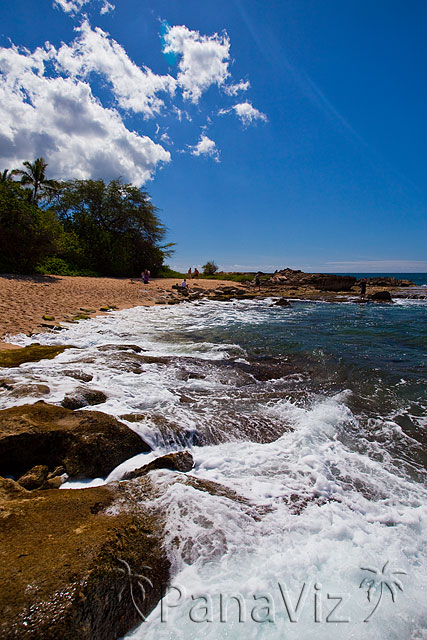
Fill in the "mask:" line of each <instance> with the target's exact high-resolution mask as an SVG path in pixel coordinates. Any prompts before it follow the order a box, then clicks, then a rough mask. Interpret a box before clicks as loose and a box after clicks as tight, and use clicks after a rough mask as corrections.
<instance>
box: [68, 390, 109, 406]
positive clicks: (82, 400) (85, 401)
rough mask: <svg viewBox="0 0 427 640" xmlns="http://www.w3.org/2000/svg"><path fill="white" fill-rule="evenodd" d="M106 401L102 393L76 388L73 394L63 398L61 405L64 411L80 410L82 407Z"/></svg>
mask: <svg viewBox="0 0 427 640" xmlns="http://www.w3.org/2000/svg"><path fill="white" fill-rule="evenodd" d="M106 400H107V396H106V395H105V393H103V391H98V390H96V389H88V388H86V387H77V389H75V390H74V391H73V393H70V394H69V395H67V396H65V398H64V399H63V401H62V402H61V404H62V406H63V407H65V408H66V409H81V408H82V407H87V406H92V405H96V404H103V403H104V402H105V401H106Z"/></svg>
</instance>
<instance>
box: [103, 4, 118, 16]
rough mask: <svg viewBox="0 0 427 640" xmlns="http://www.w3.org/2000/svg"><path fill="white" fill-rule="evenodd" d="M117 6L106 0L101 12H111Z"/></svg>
mask: <svg viewBox="0 0 427 640" xmlns="http://www.w3.org/2000/svg"><path fill="white" fill-rule="evenodd" d="M115 8H116V7H115V5H114V4H111V2H108V0H105V2H104V4H103V5H102V7H101V11H100V14H101V15H102V16H103V15H104V14H105V13H110V11H114V9H115Z"/></svg>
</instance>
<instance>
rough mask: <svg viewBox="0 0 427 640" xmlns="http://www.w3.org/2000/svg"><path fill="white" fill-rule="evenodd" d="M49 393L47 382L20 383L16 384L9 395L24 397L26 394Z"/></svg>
mask: <svg viewBox="0 0 427 640" xmlns="http://www.w3.org/2000/svg"><path fill="white" fill-rule="evenodd" d="M48 393H50V389H49V387H48V386H47V384H21V385H19V386H16V387H15V388H14V389H13V391H12V393H11V395H12V396H14V397H16V398H25V397H26V396H45V395H47V394H48Z"/></svg>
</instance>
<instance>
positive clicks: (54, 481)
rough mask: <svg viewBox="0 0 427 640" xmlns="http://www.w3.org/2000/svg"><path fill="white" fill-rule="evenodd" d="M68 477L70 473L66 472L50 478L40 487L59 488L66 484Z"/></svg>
mask: <svg viewBox="0 0 427 640" xmlns="http://www.w3.org/2000/svg"><path fill="white" fill-rule="evenodd" d="M67 479H68V475H67V474H66V473H64V475H62V476H55V477H54V478H48V479H47V480H46V482H45V483H44V484H42V486H41V487H40V489H43V490H45V489H59V487H60V486H61V485H62V484H64V482H66V481H67Z"/></svg>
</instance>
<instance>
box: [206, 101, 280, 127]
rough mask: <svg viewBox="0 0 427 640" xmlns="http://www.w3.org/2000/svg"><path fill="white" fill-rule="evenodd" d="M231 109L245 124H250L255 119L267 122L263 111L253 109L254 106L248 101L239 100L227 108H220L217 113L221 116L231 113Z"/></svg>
mask: <svg viewBox="0 0 427 640" xmlns="http://www.w3.org/2000/svg"><path fill="white" fill-rule="evenodd" d="M231 111H234V112H235V113H236V115H237V116H238V117H239V118H240V120H241V121H242V122H243V124H244V125H246V126H248V125H250V124H252V122H254V121H255V120H263V121H264V122H267V120H268V118H267V116H266V115H265V113H262V112H261V111H258V109H255V107H253V106H252V105H251V103H250V102H241V103H240V104H235V105H234V106H233V107H230V108H229V109H220V110H219V111H218V115H219V116H223V115H225V114H226V113H231Z"/></svg>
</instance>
